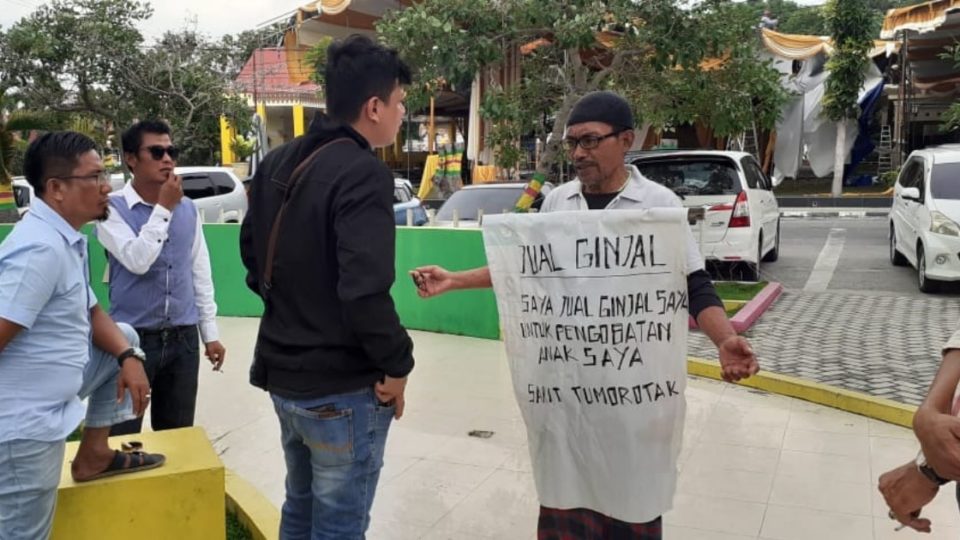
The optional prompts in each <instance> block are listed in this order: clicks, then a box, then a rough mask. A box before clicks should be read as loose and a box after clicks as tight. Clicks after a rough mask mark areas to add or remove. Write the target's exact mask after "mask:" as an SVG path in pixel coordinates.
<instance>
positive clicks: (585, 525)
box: [411, 92, 759, 540]
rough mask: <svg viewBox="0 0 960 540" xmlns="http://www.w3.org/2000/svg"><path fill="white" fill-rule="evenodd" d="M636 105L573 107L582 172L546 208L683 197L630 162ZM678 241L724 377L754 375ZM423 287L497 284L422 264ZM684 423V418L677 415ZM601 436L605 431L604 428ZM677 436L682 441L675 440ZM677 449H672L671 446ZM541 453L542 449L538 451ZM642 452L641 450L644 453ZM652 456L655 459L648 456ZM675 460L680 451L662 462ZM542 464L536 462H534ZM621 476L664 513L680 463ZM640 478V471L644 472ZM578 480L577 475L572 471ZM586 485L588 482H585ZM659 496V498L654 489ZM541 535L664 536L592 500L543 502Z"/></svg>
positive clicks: (699, 264)
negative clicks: (564, 504)
mask: <svg viewBox="0 0 960 540" xmlns="http://www.w3.org/2000/svg"><path fill="white" fill-rule="evenodd" d="M633 125H634V124H633V113H632V112H631V111H630V105H629V104H628V103H627V102H626V100H624V99H623V98H622V97H620V96H618V95H617V94H614V93H613V92H592V93H590V94H587V95H585V96H584V97H582V98H581V99H580V100H579V101H578V102H577V103H576V105H574V107H573V109H572V110H571V112H570V118H569V119H568V120H567V132H566V138H565V139H564V144H565V145H566V148H567V151H568V153H569V155H570V158H571V159H572V161H573V164H574V168H575V169H576V171H577V179H576V180H574V181H572V182H569V183H567V184H564V185H562V186H560V187H558V188H557V189H554V190H553V191H551V192H550V194H549V195H548V196H547V198H546V200H545V201H544V203H543V206H542V208H541V210H540V211H541V212H556V211H576V210H618V209H645V208H658V207H678V206H680V205H681V204H680V200H679V199H678V198H677V196H676V195H675V194H674V193H673V192H672V191H670V190H669V189H667V188H665V187H663V186H661V185H659V184H657V183H656V182H653V181H650V180H648V179H646V178H644V177H643V176H642V175H641V174H640V171H639V170H638V169H637V168H636V167H634V166H633V165H626V164H625V163H624V157H625V156H626V153H627V151H628V150H630V148H632V147H633V144H634V138H635V135H634V131H633ZM677 241H680V242H685V243H686V246H687V257H686V258H687V272H688V275H687V289H688V298H689V310H690V314H691V315H693V317H694V318H695V319H696V320H697V323H698V324H699V326H700V328H701V329H702V330H703V331H704V333H706V334H707V336H709V337H710V339H711V340H712V341H713V342H714V344H715V345H716V346H717V348H718V349H719V356H720V366H721V369H722V373H723V378H724V379H725V380H727V381H730V382H734V381H739V380H740V379H744V378H747V377H750V376H751V375H753V374H755V373H756V372H757V371H758V370H759V366H758V364H757V359H756V356H754V354H753V350H752V349H751V347H750V344H749V343H748V342H747V340H746V339H744V338H742V337H740V336H738V335H737V333H736V331H734V329H733V327H732V326H731V325H730V322H729V321H728V320H727V315H726V311H724V309H723V302H722V301H721V300H720V298H719V297H718V296H717V293H716V290H715V289H714V287H713V283H712V282H711V280H710V276H709V274H707V272H706V271H705V270H704V264H703V259H702V257H701V255H700V251H699V249H698V247H697V244H696V242H695V241H694V239H693V236H692V233H690V231H689V230H688V231H687V237H686V238H678V239H677ZM411 274H412V276H413V279H414V281H415V282H416V283H417V287H418V293H419V294H420V296H422V297H424V298H428V297H431V296H436V295H438V294H442V293H444V292H447V291H451V290H456V289H472V288H487V287H490V286H491V279H490V270H489V268H486V267H484V268H478V269H474V270H468V271H464V272H449V271H447V270H445V269H443V268H440V267H437V266H426V267H422V268H417V269H416V270H414V271H412V272H411ZM676 425H678V426H680V427H681V428H682V426H683V422H682V419H681V421H679V422H677V424H676ZM681 436H682V429H678V430H677V431H675V432H674V433H671V434H670V436H669V437H665V438H664V439H663V440H662V441H656V442H657V443H659V444H660V448H661V449H662V452H661V453H660V456H661V458H667V457H669V456H671V452H676V451H679V446H680V445H679V440H680V438H681ZM598 439H600V440H603V439H604V437H602V436H599V437H598ZM675 443H676V444H675ZM672 449H674V450H672ZM532 457H533V459H534V460H536V456H532ZM638 457H639V456H638ZM648 459H655V458H649V457H648ZM667 461H669V462H670V463H675V461H676V455H675V454H673V456H672V458H671V459H670V460H665V461H664V463H667ZM534 469H535V470H536V469H537V467H536V463H534ZM624 473H625V474H624V475H623V483H622V484H621V485H618V486H611V491H612V492H614V493H621V492H623V493H626V492H630V491H631V490H634V489H637V486H638V485H648V486H655V487H652V488H651V489H656V490H658V491H657V493H658V494H661V495H663V497H661V498H660V499H661V500H662V502H663V504H661V505H659V506H655V507H654V506H651V507H650V508H643V509H638V512H639V513H644V514H647V515H651V516H660V515H662V514H663V513H664V512H666V511H667V510H669V509H670V501H672V498H673V489H674V486H675V484H676V470H664V471H663V476H662V477H661V478H658V479H647V480H644V481H643V482H638V481H637V479H636V478H633V477H632V476H631V475H630V474H629V471H624ZM542 474H564V473H563V472H562V471H561V472H558V471H542ZM641 480H642V479H641ZM570 481H571V482H575V481H576V479H575V478H571V479H570ZM585 489H586V488H585ZM653 499H656V497H654V498H653ZM537 529H538V531H537V534H538V538H539V539H540V540H562V539H567V538H577V539H579V540H607V539H632V540H654V539H659V538H661V534H662V533H661V530H662V528H661V519H660V517H656V518H655V519H653V520H652V521H649V522H647V523H628V522H624V521H620V520H618V519H615V518H613V517H610V516H608V515H604V514H603V513H602V512H601V511H598V510H597V509H592V508H549V507H546V506H541V507H540V519H539V524H538V527H537Z"/></svg>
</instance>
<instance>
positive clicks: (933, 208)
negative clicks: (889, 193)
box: [890, 146, 960, 292]
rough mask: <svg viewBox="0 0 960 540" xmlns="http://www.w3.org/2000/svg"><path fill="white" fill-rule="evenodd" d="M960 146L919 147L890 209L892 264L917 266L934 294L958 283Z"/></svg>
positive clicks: (904, 170)
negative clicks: (946, 284) (949, 283)
mask: <svg viewBox="0 0 960 540" xmlns="http://www.w3.org/2000/svg"><path fill="white" fill-rule="evenodd" d="M958 223H960V147H958V146H943V147H939V148H937V147H935V148H926V149H923V150H915V151H914V152H912V153H911V154H910V157H908V158H907V161H906V162H905V163H904V164H903V168H901V169H900V175H899V176H898V178H897V183H896V184H895V185H894V188H893V206H892V207H891V209H890V262H891V263H893V264H894V265H896V266H905V265H907V264H911V265H913V267H914V268H916V269H917V285H918V286H919V287H920V290H921V291H923V292H935V291H936V290H937V288H938V285H939V284H940V282H944V281H960V225H958Z"/></svg>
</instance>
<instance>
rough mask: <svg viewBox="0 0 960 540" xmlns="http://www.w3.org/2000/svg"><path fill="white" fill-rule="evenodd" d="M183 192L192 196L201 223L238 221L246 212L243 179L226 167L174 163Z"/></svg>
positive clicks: (245, 194)
mask: <svg viewBox="0 0 960 540" xmlns="http://www.w3.org/2000/svg"><path fill="white" fill-rule="evenodd" d="M174 173H175V174H178V175H179V176H180V179H181V181H182V182H183V194H184V195H186V196H187V197H190V198H191V199H192V200H193V203H194V205H196V207H197V209H198V210H199V211H200V215H201V216H202V218H203V222H204V223H240V221H241V220H242V219H243V216H244V214H246V213H247V192H246V189H244V187H243V182H241V181H240V179H239V178H237V175H235V174H234V173H233V169H231V168H228V167H177V168H176V169H174Z"/></svg>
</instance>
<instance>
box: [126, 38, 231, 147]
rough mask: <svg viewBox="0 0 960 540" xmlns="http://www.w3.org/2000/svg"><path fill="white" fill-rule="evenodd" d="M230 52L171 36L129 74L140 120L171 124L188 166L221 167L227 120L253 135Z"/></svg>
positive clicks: (201, 41)
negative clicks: (234, 87) (233, 86)
mask: <svg viewBox="0 0 960 540" xmlns="http://www.w3.org/2000/svg"><path fill="white" fill-rule="evenodd" d="M230 52H232V50H231V49H224V48H222V47H218V46H216V45H214V44H212V43H209V42H207V41H206V40H205V38H204V37H203V36H201V35H199V34H198V33H196V32H195V31H192V30H183V31H180V32H176V33H174V32H167V33H165V34H164V35H163V36H162V37H161V38H160V40H159V41H158V42H157V44H156V45H155V46H153V47H150V48H149V49H147V50H146V51H145V52H143V53H142V54H141V55H140V56H138V58H137V59H136V61H135V62H136V63H135V64H134V65H130V66H128V69H125V70H123V74H122V76H121V83H122V84H123V85H125V86H126V88H127V89H128V90H129V91H130V93H131V94H132V95H134V96H135V98H134V99H133V100H132V103H133V105H134V107H133V110H134V111H135V114H136V115H137V117H138V118H162V119H165V120H167V122H169V123H170V126H171V127H172V128H173V133H174V137H175V139H176V141H177V145H178V146H180V147H181V149H182V151H183V157H182V158H181V162H183V163H214V162H216V161H218V153H217V152H218V150H219V145H218V141H219V138H220V124H219V119H220V116H221V115H224V116H226V117H227V118H228V119H229V120H230V122H231V123H232V124H233V125H234V126H237V128H238V130H239V131H240V132H241V133H242V132H245V131H246V130H248V129H249V116H250V114H249V111H248V107H247V104H246V102H245V101H243V99H241V98H240V97H239V96H236V95H234V94H232V93H231V92H230V82H231V78H230V77H229V75H228V74H229V73H231V72H232V69H233V66H232V63H231V62H232V59H231V57H230V54H229V53H230Z"/></svg>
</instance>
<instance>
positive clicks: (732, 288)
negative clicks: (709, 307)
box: [714, 281, 767, 314]
mask: <svg viewBox="0 0 960 540" xmlns="http://www.w3.org/2000/svg"><path fill="white" fill-rule="evenodd" d="M766 286H767V282H766V281H759V282H757V283H738V282H735V281H718V282H716V283H714V287H716V288H717V294H718V295H720V298H722V299H724V300H752V299H753V297H754V296H756V295H757V294H758V293H759V292H760V291H762V290H763V288H764V287H766ZM727 313H728V314H730V312H729V311H728V312H727ZM734 313H736V311H734Z"/></svg>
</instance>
